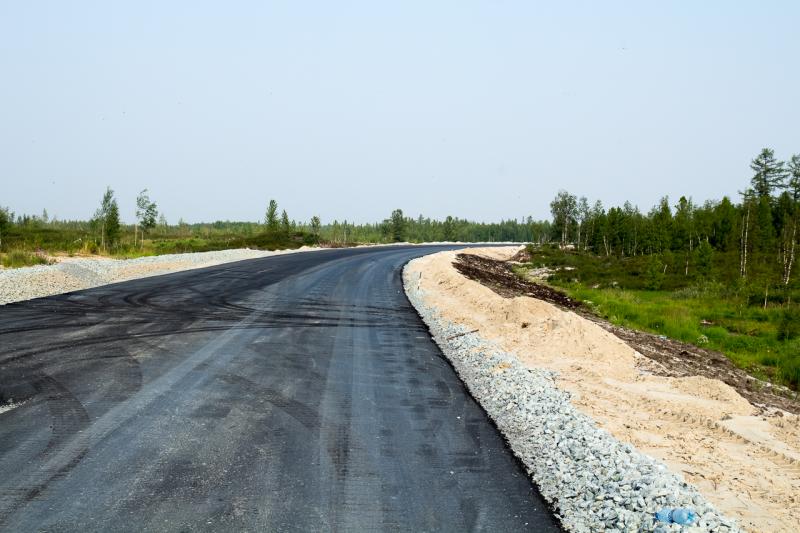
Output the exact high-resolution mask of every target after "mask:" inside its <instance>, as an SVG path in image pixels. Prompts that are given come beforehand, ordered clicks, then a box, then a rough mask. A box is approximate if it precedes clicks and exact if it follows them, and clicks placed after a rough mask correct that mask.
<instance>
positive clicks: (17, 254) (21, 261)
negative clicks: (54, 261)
mask: <svg viewBox="0 0 800 533" xmlns="http://www.w3.org/2000/svg"><path fill="white" fill-rule="evenodd" d="M0 258H1V259H0V262H2V264H3V266H4V267H5V268H20V267H26V266H33V265H46V264H49V261H48V260H47V258H46V257H43V256H42V255H40V254H36V253H31V252H26V251H24V250H12V251H10V252H8V253H5V254H0Z"/></svg>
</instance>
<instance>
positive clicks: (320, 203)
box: [0, 0, 800, 222]
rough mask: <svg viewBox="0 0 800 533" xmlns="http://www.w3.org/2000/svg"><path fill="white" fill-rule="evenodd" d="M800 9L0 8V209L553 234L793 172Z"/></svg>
mask: <svg viewBox="0 0 800 533" xmlns="http://www.w3.org/2000/svg"><path fill="white" fill-rule="evenodd" d="M798 28H800V2H796V1H785V2H777V1H764V2H755V1H747V2H746V1H738V2H733V1H717V2H712V1H702V2H698V1H696V0H693V1H688V0H687V1H685V2H678V1H673V2H665V1H658V2H656V1H653V2H643V1H630V2H610V1H603V2H596V1H591V2H553V1H550V2H534V1H530V0H528V1H519V2H515V1H491V2H490V1H484V2H472V1H465V0H458V1H430V0H428V1H420V2H412V1H402V2H384V1H364V2H347V1H344V0H337V1H335V2H322V1H321V2H303V1H298V0H294V1H286V2H260V1H259V2H256V1H254V2H233V1H232V2H198V1H190V2H177V1H169V2H164V1H157V2H145V1H141V0H137V1H135V2H114V1H112V2H110V1H98V2H79V1H70V2H63V1H57V2H39V1H35V0H30V1H27V0H26V1H6V2H2V3H0V181H2V187H0V205H7V206H9V207H10V208H11V209H12V210H15V211H17V212H18V213H19V212H27V213H40V212H41V210H42V208H47V210H48V211H49V212H50V214H51V215H57V216H58V217H60V218H88V217H89V216H90V215H91V214H92V213H93V211H94V210H95V208H96V207H97V205H98V204H99V201H100V198H101V196H102V193H103V190H104V188H105V186H106V185H109V186H111V187H112V188H113V189H114V190H115V191H116V192H117V195H118V198H119V201H120V208H121V210H122V215H123V218H124V219H126V220H128V221H132V220H133V211H134V200H135V197H136V194H137V192H138V191H139V190H141V189H143V188H145V187H147V188H148V189H149V190H150V191H151V196H152V198H153V199H154V200H156V201H157V202H158V204H159V207H160V208H161V209H162V210H163V211H164V212H165V214H166V215H167V218H168V219H169V221H170V222H176V221H177V220H178V218H179V217H183V218H184V219H186V220H187V221H198V220H208V221H210V220H215V219H237V220H258V219H262V218H263V214H264V210H265V207H266V204H267V202H268V199H269V198H273V197H274V198H276V199H277V200H278V202H279V203H280V205H281V207H284V208H286V209H287V211H288V212H289V215H290V216H291V217H292V218H297V219H308V218H309V217H310V216H311V215H312V214H319V215H320V216H321V217H322V219H323V222H328V221H331V220H332V219H333V218H338V219H339V220H342V219H345V218H347V219H349V220H356V221H374V220H379V219H382V218H385V217H386V216H388V214H389V212H390V211H391V210H392V209H393V208H395V207H402V208H403V210H404V211H405V212H406V213H407V214H409V215H414V216H416V215H417V214H419V213H424V214H425V215H427V216H432V217H443V216H446V215H448V214H453V215H458V216H461V217H467V218H471V219H476V220H486V221H489V220H495V219H500V218H517V217H521V216H527V215H532V216H534V217H537V218H540V217H541V218H545V217H549V207H548V204H549V201H550V199H551V198H552V197H553V196H554V194H555V193H556V191H557V190H558V189H560V188H565V189H568V190H570V191H571V192H574V193H577V194H579V195H580V194H583V195H586V196H588V197H589V198H590V199H591V200H594V199H597V198H599V199H601V200H603V202H604V203H606V204H607V205H608V204H620V203H622V202H623V201H624V200H626V199H629V200H631V201H633V202H634V203H637V204H639V205H640V206H641V207H643V208H644V209H645V210H646V209H648V208H649V207H650V206H651V205H652V204H653V203H655V202H656V201H657V199H658V198H659V197H660V196H662V195H664V194H669V195H670V197H671V198H672V199H673V202H672V203H673V204H674V203H675V200H677V197H678V196H680V195H681V194H686V195H691V196H693V197H694V199H695V200H698V201H703V200H705V199H707V198H717V197H719V196H721V195H722V194H735V193H736V191H737V190H740V189H742V188H743V187H744V185H745V184H746V182H747V180H748V179H749V169H748V162H749V160H750V159H751V158H752V157H753V156H755V155H756V153H757V152H758V151H759V150H760V149H761V148H762V147H763V146H770V147H773V148H774V149H775V150H776V153H777V155H778V156H779V157H781V158H788V157H789V156H790V154H792V153H798V152H800V127H799V126H798V125H800V68H798V66H799V65H800V29H798Z"/></svg>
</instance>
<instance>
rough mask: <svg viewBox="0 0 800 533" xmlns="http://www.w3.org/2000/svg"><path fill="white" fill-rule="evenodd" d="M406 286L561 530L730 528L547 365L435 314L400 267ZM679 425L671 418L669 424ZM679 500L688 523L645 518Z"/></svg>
mask: <svg viewBox="0 0 800 533" xmlns="http://www.w3.org/2000/svg"><path fill="white" fill-rule="evenodd" d="M403 281H404V285H405V291H406V294H407V296H408V298H409V300H410V301H411V303H412V304H413V305H414V307H415V308H416V309H417V312H418V313H419V314H420V316H421V317H422V319H423V320H424V321H425V323H426V324H427V325H428V327H429V328H430V330H431V333H432V335H433V338H434V340H435V341H436V343H437V344H438V345H439V346H440V347H441V349H442V351H443V352H444V354H445V356H446V357H448V359H449V360H450V361H451V363H452V364H453V367H454V368H455V369H456V372H457V373H458V374H459V376H460V377H461V379H462V380H463V381H464V383H465V384H466V386H467V387H468V388H469V390H470V392H471V394H472V395H473V397H474V398H475V399H476V400H477V401H478V402H479V403H480V404H481V405H482V406H483V408H484V409H485V410H486V412H487V413H488V414H489V416H491V417H492V419H493V420H494V421H495V423H496V424H497V427H498V428H499V429H500V431H501V432H502V433H503V435H504V436H505V438H506V439H507V441H508V443H509V445H510V447H511V449H512V450H513V452H514V453H515V454H516V455H517V457H518V458H519V459H520V460H521V461H522V462H523V464H524V465H525V467H526V468H527V470H528V473H529V474H530V475H531V477H532V479H533V480H534V482H535V483H536V485H537V486H538V488H539V490H540V492H541V493H542V495H543V496H544V498H545V499H546V500H547V501H548V502H549V503H550V505H552V508H553V509H554V511H555V512H556V514H557V515H558V517H559V519H560V520H561V522H562V525H563V527H564V528H565V529H566V530H568V531H576V532H589V531H606V532H612V531H625V532H628V531H631V532H634V531H636V532H638V531H659V532H666V531H685V532H700V531H713V532H732V531H740V530H739V528H738V527H737V525H736V523H735V522H734V521H733V520H731V519H729V518H726V517H725V516H723V515H721V514H720V513H719V512H718V511H717V510H716V509H714V507H713V506H712V505H711V504H710V503H708V502H707V501H706V500H705V498H703V496H702V495H701V494H700V493H699V492H698V491H697V489H695V488H694V487H693V486H691V485H689V484H687V483H686V482H685V481H684V480H683V479H682V478H681V477H680V476H678V475H676V474H674V473H672V472H670V471H669V470H668V469H667V467H666V465H664V464H663V463H661V462H660V461H657V460H655V459H653V458H651V457H649V456H647V455H644V454H642V453H640V452H638V451H636V449H635V448H634V447H633V446H631V445H629V444H624V443H622V442H620V441H618V440H616V439H615V438H614V437H612V436H611V434H609V433H608V432H607V431H605V430H603V429H602V428H599V427H598V426H597V424H596V423H595V422H594V421H593V420H592V419H591V418H589V417H588V416H586V415H584V414H583V413H581V412H580V411H578V410H577V409H576V408H575V407H573V405H572V404H571V403H570V395H569V393H568V392H566V391H563V390H561V389H559V388H558V387H557V385H556V382H555V377H556V374H555V373H554V372H552V371H549V370H545V369H528V368H526V367H525V366H524V365H522V364H521V363H520V362H519V360H518V359H517V358H516V357H515V356H514V355H512V354H509V353H506V352H504V351H502V350H501V349H499V348H498V347H497V346H496V345H494V344H492V343H490V342H488V341H486V340H485V339H482V338H481V337H480V336H479V335H477V334H474V333H471V334H468V335H461V336H458V337H455V338H454V337H453V336H454V335H460V334H463V333H466V332H467V331H468V330H467V328H465V327H463V326H460V325H458V324H452V323H450V322H448V321H445V320H444V319H442V318H441V317H440V316H439V315H438V313H437V311H436V309H435V308H433V307H429V306H428V305H426V303H425V301H424V293H423V291H422V290H420V288H419V287H418V284H417V283H415V282H413V281H412V279H411V276H410V275H409V273H408V267H406V269H404V271H403ZM678 429H679V428H678ZM675 507H687V508H690V509H692V510H694V511H695V512H696V513H697V515H698V517H699V520H698V521H697V522H695V524H694V525H691V526H680V525H678V524H665V523H660V522H655V520H654V514H655V512H656V511H658V510H660V509H663V508H675Z"/></svg>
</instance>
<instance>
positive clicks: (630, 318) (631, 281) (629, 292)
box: [530, 249, 800, 390]
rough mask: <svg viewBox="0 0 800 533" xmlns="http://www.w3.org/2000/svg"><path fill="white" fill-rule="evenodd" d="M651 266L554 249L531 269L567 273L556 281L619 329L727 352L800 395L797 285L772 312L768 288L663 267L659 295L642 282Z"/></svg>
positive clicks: (538, 254)
mask: <svg viewBox="0 0 800 533" xmlns="http://www.w3.org/2000/svg"><path fill="white" fill-rule="evenodd" d="M650 260H651V259H650V258H644V257H639V258H625V259H619V258H614V257H610V258H609V257H600V258H599V257H596V256H590V255H588V254H580V253H574V252H572V253H568V252H562V251H560V250H552V249H550V250H543V251H540V250H535V251H534V253H533V258H532V261H531V264H530V267H540V266H548V267H550V268H554V267H556V268H560V270H557V271H556V273H555V275H553V276H552V277H551V278H550V280H549V283H550V284H552V285H554V286H557V287H559V288H560V289H562V290H564V291H565V292H567V294H569V296H571V297H572V298H575V299H577V300H580V301H582V302H584V303H586V304H587V305H588V306H589V307H590V308H592V309H593V310H594V312H595V313H597V314H598V315H599V316H602V317H604V318H606V319H608V320H609V321H610V322H612V323H614V324H617V325H620V326H625V327H628V328H632V329H638V330H642V331H648V332H651V333H655V334H658V335H664V336H666V337H668V338H672V339H676V340H680V341H683V342H687V343H690V344H694V345H696V346H700V347H703V348H709V349H712V350H716V351H719V352H722V353H723V354H725V355H726V356H728V357H729V358H730V359H731V360H732V361H733V363H734V364H736V365H737V366H739V367H741V368H743V369H745V370H747V371H748V372H750V373H752V374H753V375H755V376H757V377H760V378H762V379H767V380H770V381H773V382H776V383H780V384H782V385H786V386H788V387H790V388H792V389H794V390H798V387H800V306H798V304H797V303H795V302H798V301H800V295H799V294H797V292H798V291H797V287H796V286H793V287H788V288H786V289H785V291H784V292H783V293H782V294H779V295H777V296H776V297H774V298H768V301H767V306H766V307H765V306H764V295H763V292H764V288H763V287H754V286H749V285H747V284H746V283H742V282H740V281H739V280H733V281H728V282H725V283H723V282H719V281H717V280H716V279H714V278H713V277H701V276H692V275H688V276H687V275H685V274H684V273H683V272H681V271H678V273H677V274H673V275H672V276H670V275H668V274H664V273H663V266H662V267H661V268H660V269H659V270H660V271H661V273H662V275H663V278H662V279H661V288H660V289H658V290H654V289H652V288H647V285H648V284H647V281H646V280H643V279H642V277H643V276H644V273H645V272H646V269H647V266H648V261H650ZM662 265H663V263H662ZM564 266H568V267H570V268H569V269H564V268H563V267H564ZM667 270H669V267H668V268H667ZM756 296H759V297H756Z"/></svg>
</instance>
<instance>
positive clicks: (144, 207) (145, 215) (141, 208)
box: [136, 189, 158, 233]
mask: <svg viewBox="0 0 800 533" xmlns="http://www.w3.org/2000/svg"><path fill="white" fill-rule="evenodd" d="M136 218H137V219H138V220H139V226H140V227H141V228H142V233H144V232H146V231H149V230H151V229H153V228H155V227H156V219H157V218H158V207H157V206H156V204H155V202H151V201H150V197H149V196H148V195H147V189H144V190H143V191H142V192H140V193H139V196H138V197H137V198H136Z"/></svg>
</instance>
